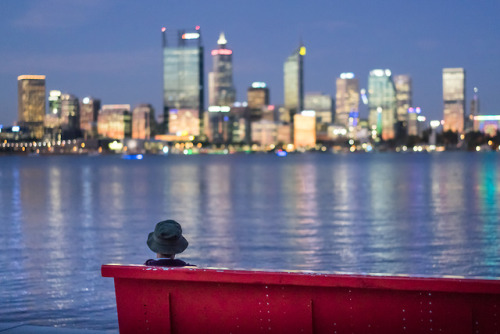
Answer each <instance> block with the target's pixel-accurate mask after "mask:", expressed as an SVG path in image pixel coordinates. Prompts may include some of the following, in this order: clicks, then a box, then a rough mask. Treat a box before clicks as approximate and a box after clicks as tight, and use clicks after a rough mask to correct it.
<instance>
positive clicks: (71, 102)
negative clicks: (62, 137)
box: [60, 94, 80, 131]
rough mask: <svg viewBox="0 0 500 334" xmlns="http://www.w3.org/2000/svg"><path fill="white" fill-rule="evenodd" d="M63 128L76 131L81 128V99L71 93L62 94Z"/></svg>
mask: <svg viewBox="0 0 500 334" xmlns="http://www.w3.org/2000/svg"><path fill="white" fill-rule="evenodd" d="M60 120H61V128H63V130H70V131H74V130H77V129H80V101H78V98H77V97H76V96H74V95H71V94H62V95H61V119H60Z"/></svg>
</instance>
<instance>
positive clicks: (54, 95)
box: [48, 90, 62, 118]
mask: <svg viewBox="0 0 500 334" xmlns="http://www.w3.org/2000/svg"><path fill="white" fill-rule="evenodd" d="M61 104H62V103H61V91H60V90H51V91H50V92H49V112H48V114H50V115H55V116H56V117H57V118H60V117H61Z"/></svg>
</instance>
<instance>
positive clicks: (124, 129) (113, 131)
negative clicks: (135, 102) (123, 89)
mask: <svg viewBox="0 0 500 334" xmlns="http://www.w3.org/2000/svg"><path fill="white" fill-rule="evenodd" d="M97 133H98V135H99V136H100V137H104V138H111V139H124V138H129V137H130V135H131V115H130V105H129V104H104V105H103V106H102V108H101V110H100V111H99V116H98V120H97Z"/></svg>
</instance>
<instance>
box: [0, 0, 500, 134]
mask: <svg viewBox="0 0 500 334" xmlns="http://www.w3.org/2000/svg"><path fill="white" fill-rule="evenodd" d="M450 5H451V3H438V4H436V3H431V2H430V1H424V2H419V3H418V4H400V3H399V2H397V1H385V2H384V3H382V4H373V3H371V2H369V1H360V2H358V3H356V4H354V3H348V4H347V3H342V4H335V3H332V2H327V1H315V2H313V3H307V7H304V6H306V3H305V2H302V1H294V2H290V3H288V4H287V6H286V7H279V4H274V3H271V4H268V3H264V2H263V1H257V2H254V3H252V4H251V5H250V4H248V5H245V4H244V5H241V4H238V5H237V4H234V3H231V2H226V1H223V2H220V3H217V4H212V5H210V4H205V3H203V2H197V1H191V2H188V3H184V4H180V3H164V2H159V1H158V2H157V1H154V2H152V3H151V5H149V6H147V7H146V6H141V4H139V3H134V2H116V1H108V2H105V3H101V2H98V1H84V2H83V1H72V2H71V3H66V2H63V1H59V0H50V1H44V2H41V1H40V2H38V1H20V2H15V3H14V2H2V3H1V4H0V12H1V14H0V15H1V16H2V20H1V23H0V24H1V26H2V28H3V31H6V32H7V33H6V34H3V35H2V37H0V38H2V42H3V43H1V44H0V45H1V46H0V51H2V52H0V61H2V64H3V65H2V67H1V71H2V75H1V76H0V78H1V79H0V88H1V89H0V92H1V93H0V101H2V105H1V106H0V124H4V125H9V124H12V123H13V122H15V121H17V101H16V95H17V92H16V88H17V87H16V80H17V76H19V75H23V74H39V75H45V76H46V89H47V92H48V91H50V90H61V91H62V92H63V93H69V94H73V95H75V96H77V97H78V98H83V97H85V96H92V97H94V98H96V99H100V100H101V101H102V103H103V104H131V105H133V106H136V105H139V104H141V103H151V104H152V105H153V106H154V108H155V110H157V111H160V110H162V86H163V85H162V48H161V27H163V26H166V27H167V29H172V30H175V29H181V28H191V27H194V26H195V25H200V26H201V27H202V30H203V35H202V42H203V46H204V48H205V53H204V59H205V63H206V66H205V73H204V76H205V82H208V81H207V80H206V78H207V75H208V71H207V69H209V68H211V67H212V66H211V65H212V60H211V55H210V52H208V51H207V50H212V49H215V48H216V47H217V39H218V37H219V35H220V32H222V31H224V33H225V35H226V38H227V39H228V41H230V46H231V49H232V50H233V52H234V56H233V76H234V82H235V86H236V91H237V100H238V101H244V100H246V91H247V88H248V87H250V85H251V83H252V82H254V81H262V82H266V83H267V85H268V87H269V89H270V96H271V103H272V104H283V102H284V101H283V76H282V64H283V62H284V61H285V59H286V58H287V57H288V56H289V54H290V53H291V52H293V50H294V49H295V48H296V47H297V45H298V44H299V43H300V41H302V42H303V43H304V45H305V46H306V47H307V55H306V56H305V60H304V92H305V93H308V92H323V93H325V94H329V95H331V96H332V97H333V96H335V81H336V78H337V77H338V76H339V75H340V73H342V72H353V73H354V74H355V75H356V78H358V80H359V84H360V88H367V86H368V74H369V71H370V70H373V69H378V68H388V69H390V70H391V71H392V73H393V74H395V75H397V74H409V75H410V76H411V79H412V83H413V104H414V106H415V107H416V106H418V107H421V108H422V112H423V114H424V115H426V116H428V117H429V118H431V119H442V117H443V100H442V82H441V74H442V69H443V68H447V67H450V68H453V67H462V68H464V69H465V70H466V72H467V82H466V85H467V86H466V99H467V100H466V106H467V113H468V112H469V102H470V100H471V99H472V96H473V87H478V88H479V93H478V95H479V99H480V101H481V111H480V112H481V114H497V113H498V111H497V110H496V108H497V106H498V104H499V101H498V99H499V97H497V94H495V88H496V82H495V79H496V77H498V76H499V75H500V66H498V65H499V60H498V59H500V57H499V56H500V45H499V43H498V41H499V40H500V38H499V35H500V33H499V31H498V29H495V27H496V26H498V24H496V21H495V16H496V14H498V13H499V12H500V5H499V4H498V3H496V2H494V1H487V2H483V3H481V6H472V5H467V4H460V3H453V8H452V9H453V10H450ZM304 8H307V10H306V11H305V10H304ZM221 18H223V20H221ZM205 107H207V106H205ZM367 116H368V115H367V110H366V108H365V109H364V110H363V109H362V110H361V117H363V118H367Z"/></svg>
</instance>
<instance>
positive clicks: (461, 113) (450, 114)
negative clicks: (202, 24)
mask: <svg viewBox="0 0 500 334" xmlns="http://www.w3.org/2000/svg"><path fill="white" fill-rule="evenodd" d="M443 102H444V111H443V114H444V115H443V121H444V124H443V131H453V132H457V133H463V132H464V119H465V70H464V69H463V68H443Z"/></svg>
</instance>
